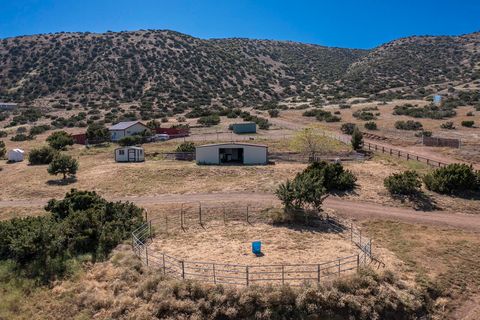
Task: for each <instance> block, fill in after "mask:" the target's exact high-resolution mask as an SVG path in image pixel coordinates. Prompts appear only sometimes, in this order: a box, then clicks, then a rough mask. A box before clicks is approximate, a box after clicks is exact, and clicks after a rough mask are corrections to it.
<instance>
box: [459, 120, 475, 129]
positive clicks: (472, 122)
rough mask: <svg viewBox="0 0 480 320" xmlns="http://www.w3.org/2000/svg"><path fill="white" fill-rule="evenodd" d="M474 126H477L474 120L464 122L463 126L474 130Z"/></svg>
mask: <svg viewBox="0 0 480 320" xmlns="http://www.w3.org/2000/svg"><path fill="white" fill-rule="evenodd" d="M474 124H475V121H473V120H464V121H462V126H464V127H467V128H472V127H473V125H474Z"/></svg>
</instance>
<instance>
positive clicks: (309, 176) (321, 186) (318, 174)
mask: <svg viewBox="0 0 480 320" xmlns="http://www.w3.org/2000/svg"><path fill="white" fill-rule="evenodd" d="M355 182H356V177H355V176H354V175H353V173H351V172H350V171H348V170H347V171H346V170H344V169H343V166H342V165H341V164H340V163H327V162H325V161H322V162H314V163H312V164H311V165H309V166H308V167H307V168H306V169H305V170H303V171H302V172H301V173H298V174H297V175H296V176H295V178H294V179H293V180H287V181H286V182H285V183H282V184H281V185H280V186H279V187H278V188H277V190H276V191H275V194H276V195H277V197H278V198H279V199H280V200H281V201H282V203H283V204H284V206H285V209H286V210H287V211H290V210H291V211H297V210H302V211H303V210H309V209H313V210H315V211H319V210H320V209H321V205H322V202H323V200H324V199H325V195H326V194H327V193H329V192H332V191H335V190H338V191H345V190H351V189H353V188H354V187H355Z"/></svg>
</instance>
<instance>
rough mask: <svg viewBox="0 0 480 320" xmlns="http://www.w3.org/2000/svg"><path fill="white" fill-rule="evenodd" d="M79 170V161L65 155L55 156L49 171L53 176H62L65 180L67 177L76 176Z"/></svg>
mask: <svg viewBox="0 0 480 320" xmlns="http://www.w3.org/2000/svg"><path fill="white" fill-rule="evenodd" d="M77 170H78V161H77V160H75V159H74V158H73V157H72V156H69V155H65V154H59V155H57V156H55V157H54V158H53V160H52V162H51V163H50V165H49V166H48V169H47V171H48V173H50V174H51V175H57V174H62V175H63V180H65V179H67V176H71V177H73V176H75V174H76V173H77Z"/></svg>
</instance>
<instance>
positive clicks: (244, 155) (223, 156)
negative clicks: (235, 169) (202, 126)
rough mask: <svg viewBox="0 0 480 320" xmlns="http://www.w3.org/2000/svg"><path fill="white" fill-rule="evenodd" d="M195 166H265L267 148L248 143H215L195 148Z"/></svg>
mask: <svg viewBox="0 0 480 320" xmlns="http://www.w3.org/2000/svg"><path fill="white" fill-rule="evenodd" d="M195 159H196V162H197V164H250V165H253V164H257V165H258V164H267V163H268V147H267V146H265V145H260V144H250V143H215V144H206V145H203V146H198V147H196V148H195Z"/></svg>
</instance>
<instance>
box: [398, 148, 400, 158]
mask: <svg viewBox="0 0 480 320" xmlns="http://www.w3.org/2000/svg"><path fill="white" fill-rule="evenodd" d="M398 157H399V158H400V150H398Z"/></svg>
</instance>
